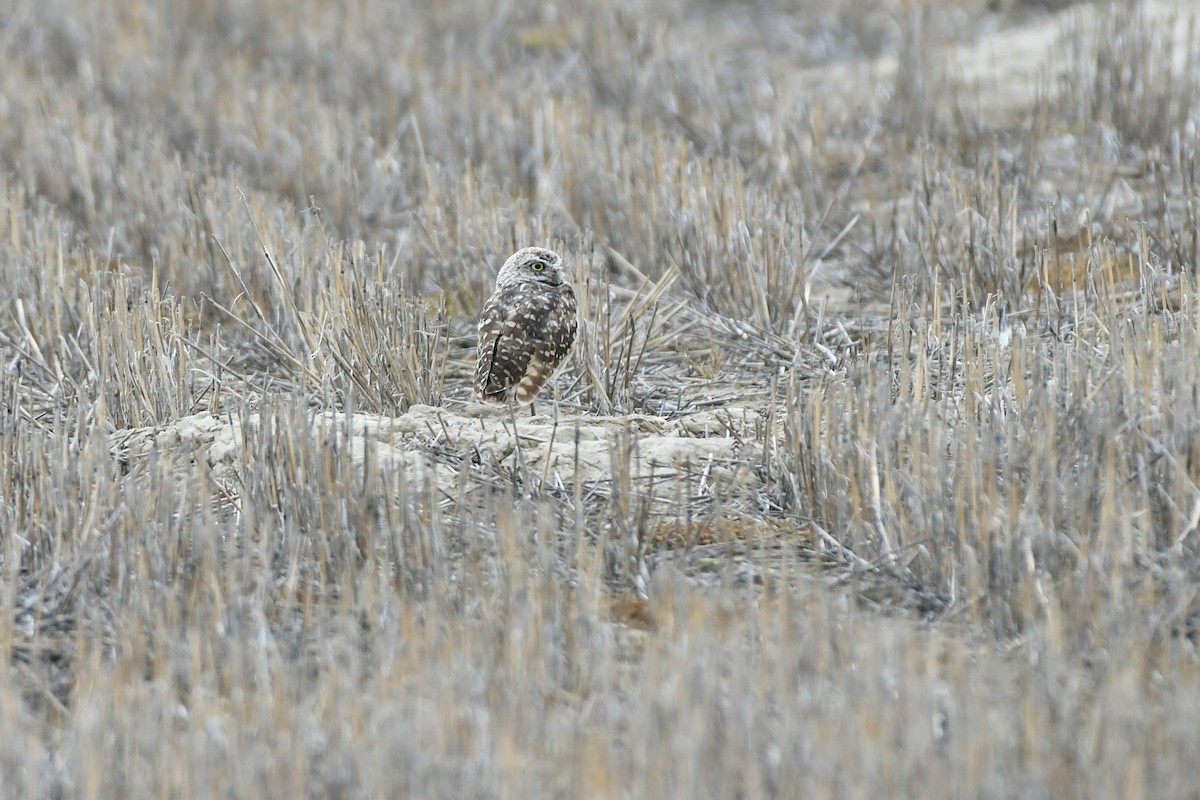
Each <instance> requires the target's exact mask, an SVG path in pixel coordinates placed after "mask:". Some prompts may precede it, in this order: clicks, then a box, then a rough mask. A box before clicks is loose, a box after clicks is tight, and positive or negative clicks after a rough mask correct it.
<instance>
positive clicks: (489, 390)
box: [475, 247, 577, 405]
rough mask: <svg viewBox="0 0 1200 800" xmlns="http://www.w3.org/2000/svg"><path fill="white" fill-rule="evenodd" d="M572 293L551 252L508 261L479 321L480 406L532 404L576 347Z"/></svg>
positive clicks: (531, 250)
mask: <svg viewBox="0 0 1200 800" xmlns="http://www.w3.org/2000/svg"><path fill="white" fill-rule="evenodd" d="M576 308H577V305H576V303H575V292H574V291H572V289H571V287H570V286H569V285H568V284H567V283H566V282H565V281H564V279H563V269H562V258H561V257H560V256H559V255H558V253H555V252H554V251H553V250H546V249H545V248H542V247H526V248H525V249H524V250H518V251H517V252H515V253H513V254H512V255H511V256H509V257H508V260H507V261H505V262H504V266H503V267H501V268H500V274H499V275H497V276H496V290H495V291H494V292H492V296H491V297H489V298H488V301H487V303H485V304H484V306H483V313H482V314H480V315H479V354H478V357H477V358H478V360H477V361H476V363H475V393H476V394H477V395H479V396H480V397H481V398H483V400H484V401H485V402H488V403H496V404H500V405H503V404H506V403H508V402H509V401H510V400H516V401H517V402H518V403H531V402H533V399H534V398H535V397H537V395H538V392H540V391H541V390H542V387H543V386H545V385H546V382H547V381H548V380H550V376H551V375H552V374H553V373H554V370H555V368H556V367H557V366H558V365H559V364H560V363H562V360H563V358H565V357H566V355H567V353H568V352H569V351H570V349H571V345H572V344H574V342H575V329H576V325H577V323H576V320H575V311H576Z"/></svg>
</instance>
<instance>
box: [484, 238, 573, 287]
mask: <svg viewBox="0 0 1200 800" xmlns="http://www.w3.org/2000/svg"><path fill="white" fill-rule="evenodd" d="M531 281H536V282H538V283H548V284H550V285H551V286H558V285H560V284H562V282H563V281H564V278H563V263H562V256H560V255H559V254H558V253H556V252H554V251H553V250H547V249H546V248H544V247H526V248H524V249H522V250H518V251H517V252H515V253H513V254H512V255H511V256H509V257H508V260H507V261H505V262H504V266H503V267H501V268H500V274H499V275H497V276H496V288H497V289H499V288H500V287H502V286H509V285H511V284H514V283H529V282H531Z"/></svg>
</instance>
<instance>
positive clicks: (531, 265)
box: [529, 261, 546, 272]
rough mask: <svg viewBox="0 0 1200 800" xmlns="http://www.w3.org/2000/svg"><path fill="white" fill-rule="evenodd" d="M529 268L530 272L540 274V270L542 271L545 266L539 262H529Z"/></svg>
mask: <svg viewBox="0 0 1200 800" xmlns="http://www.w3.org/2000/svg"><path fill="white" fill-rule="evenodd" d="M529 268H530V269H531V270H533V271H534V272H541V271H542V270H544V269H545V268H546V265H545V264H543V263H542V262H541V261H530V262H529Z"/></svg>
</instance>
